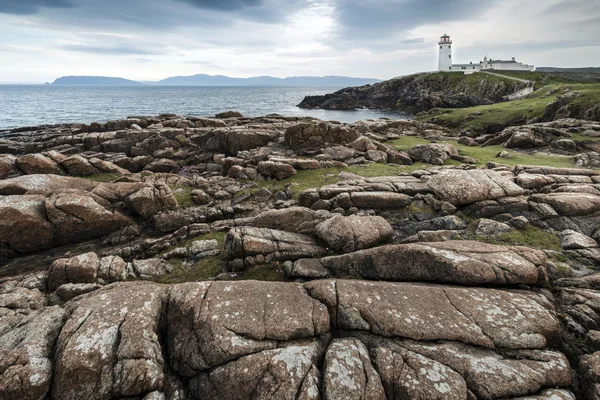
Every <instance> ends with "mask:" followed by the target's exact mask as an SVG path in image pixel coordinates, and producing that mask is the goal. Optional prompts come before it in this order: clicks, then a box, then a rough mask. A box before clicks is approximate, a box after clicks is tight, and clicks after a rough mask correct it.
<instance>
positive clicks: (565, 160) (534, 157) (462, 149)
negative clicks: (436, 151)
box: [387, 136, 573, 172]
mask: <svg viewBox="0 0 600 400" xmlns="http://www.w3.org/2000/svg"><path fill="white" fill-rule="evenodd" d="M427 143H431V142H430V141H429V140H427V139H425V138H422V137H416V136H403V137H401V138H399V139H395V140H392V141H390V142H387V144H388V145H391V146H393V147H394V148H395V149H397V150H400V151H408V150H410V149H411V148H412V147H414V146H416V145H419V144H427ZM438 143H448V144H451V145H453V146H454V147H455V148H456V150H458V152H459V154H460V155H462V156H468V157H473V158H474V159H475V160H477V163H476V164H475V165H477V166H482V165H485V164H486V163H488V162H497V163H500V164H506V165H510V166H514V165H544V166H548V167H564V168H568V167H573V160H572V158H571V157H567V156H562V155H558V154H556V155H554V154H528V153H524V152H519V151H515V150H511V149H507V148H505V147H504V146H502V145H495V146H485V147H481V146H465V145H462V144H458V143H456V141H454V140H444V141H438ZM501 151H506V152H507V153H509V154H510V156H511V157H510V158H507V159H505V158H496V154H498V153H499V152H501ZM445 164H446V165H455V164H460V163H459V162H457V161H454V160H448V161H446V163H445ZM415 167H419V168H415ZM430 167H431V165H429V164H420V163H416V164H414V165H411V166H409V168H406V167H405V168H404V172H410V171H414V169H427V168H430ZM413 168H414V169H413Z"/></svg>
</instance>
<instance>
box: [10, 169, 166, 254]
mask: <svg viewBox="0 0 600 400" xmlns="http://www.w3.org/2000/svg"><path fill="white" fill-rule="evenodd" d="M69 185H71V188H68V186H69ZM2 192H4V193H18V194H12V195H7V196H0V226H1V227H2V229H1V230H0V243H3V244H4V245H5V246H7V247H8V251H16V252H30V251H35V250H41V249H45V248H48V247H51V246H56V245H60V244H65V243H72V242H78V241H82V240H86V239H90V238H96V237H101V236H104V235H107V234H109V233H111V232H115V231H118V230H119V229H120V228H123V227H126V226H130V225H135V220H134V218H133V216H141V217H144V218H148V217H151V216H152V215H154V214H156V213H158V212H159V211H162V210H164V209H171V208H175V207H176V206H177V200H176V199H175V197H174V196H173V194H172V193H171V190H170V189H169V187H168V186H166V185H164V184H163V185H160V184H157V185H149V184H144V183H112V184H111V183H108V184H92V183H89V182H88V181H85V180H79V179H77V178H66V177H56V178H53V175H45V176H38V175H28V176H22V177H18V178H13V179H9V180H7V181H4V182H3V183H2V185H1V186H0V193H2ZM24 193H27V194H24ZM29 193H43V194H29Z"/></svg>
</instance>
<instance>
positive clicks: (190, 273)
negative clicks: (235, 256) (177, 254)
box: [156, 256, 224, 283]
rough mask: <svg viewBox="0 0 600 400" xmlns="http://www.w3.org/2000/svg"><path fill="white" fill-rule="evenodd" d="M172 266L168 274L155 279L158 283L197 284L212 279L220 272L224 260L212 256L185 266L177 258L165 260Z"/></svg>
mask: <svg viewBox="0 0 600 400" xmlns="http://www.w3.org/2000/svg"><path fill="white" fill-rule="evenodd" d="M167 262H168V263H169V264H171V265H172V266H173V271H171V273H170V274H165V275H163V276H160V277H158V278H157V279H156V282H159V283H183V282H197V281H204V280H207V279H210V278H214V277H215V276H217V275H219V274H220V273H221V271H222V268H223V264H224V260H223V258H222V257H220V256H212V257H206V258H203V259H201V260H200V261H198V262H196V263H194V264H192V265H189V266H186V265H184V264H183V262H182V261H181V260H180V259H178V258H171V259H169V260H167Z"/></svg>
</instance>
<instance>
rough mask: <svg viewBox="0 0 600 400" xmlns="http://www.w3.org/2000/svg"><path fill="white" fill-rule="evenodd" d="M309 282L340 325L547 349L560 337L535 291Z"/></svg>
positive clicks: (426, 337)
mask: <svg viewBox="0 0 600 400" xmlns="http://www.w3.org/2000/svg"><path fill="white" fill-rule="evenodd" d="M305 288H306V289H307V290H308V292H309V294H310V295H311V296H313V297H315V298H317V299H319V301H321V302H323V303H325V304H326V305H327V307H328V309H329V312H330V314H331V317H332V318H331V321H332V327H334V328H337V329H344V330H360V331H367V332H371V333H374V334H377V335H380V336H384V337H404V338H411V339H415V340H454V341H460V342H463V343H466V344H472V345H475V346H482V347H487V348H496V347H504V348H509V349H543V348H544V347H546V346H548V345H551V344H552V343H556V342H557V340H558V334H559V326H558V321H557V320H556V318H555V317H554V316H553V315H552V313H551V312H550V311H549V310H547V309H546V308H545V307H544V306H542V305H541V304H540V303H538V301H540V300H538V299H537V298H536V296H535V295H531V294H520V293H519V294H517V293H512V292H507V291H500V290H494V289H479V288H459V287H446V286H435V285H434V286H429V285H419V284H407V283H391V282H362V281H347V280H337V281H333V280H322V281H313V282H309V283H306V284H305ZM365 299H366V301H365ZM491 315H494V317H491Z"/></svg>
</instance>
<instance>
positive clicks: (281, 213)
mask: <svg viewBox="0 0 600 400" xmlns="http://www.w3.org/2000/svg"><path fill="white" fill-rule="evenodd" d="M327 217H328V214H323V213H321V212H317V211H314V210H311V209H310V208H306V207H289V208H283V209H281V210H274V209H272V210H267V211H265V212H263V213H261V214H259V215H257V216H256V217H254V219H253V220H252V226H254V227H256V228H267V229H276V230H280V231H287V232H296V233H304V234H308V235H311V234H313V233H314V231H315V227H316V226H317V225H318V224H319V223H321V222H322V221H323V220H325V219H326V218H327Z"/></svg>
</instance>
